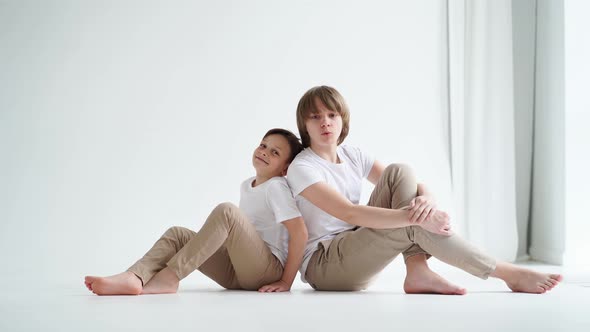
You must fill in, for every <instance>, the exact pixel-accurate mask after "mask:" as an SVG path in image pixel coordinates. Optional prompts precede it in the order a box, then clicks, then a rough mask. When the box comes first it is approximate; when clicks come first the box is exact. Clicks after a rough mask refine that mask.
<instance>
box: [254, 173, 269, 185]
mask: <svg viewBox="0 0 590 332" xmlns="http://www.w3.org/2000/svg"><path fill="white" fill-rule="evenodd" d="M268 180H270V178H269V177H268V176H262V175H258V174H256V178H255V179H254V181H252V187H256V186H259V185H261V184H263V183H265V182H266V181H268Z"/></svg>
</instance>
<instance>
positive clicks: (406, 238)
mask: <svg viewBox="0 0 590 332" xmlns="http://www.w3.org/2000/svg"><path fill="white" fill-rule="evenodd" d="M417 189H418V185H417V182H416V178H415V177H414V174H413V172H412V170H411V169H410V168H409V167H408V166H406V165H400V164H394V165H390V166H388V167H387V168H386V169H385V171H384V173H383V175H382V176H381V178H380V179H379V182H378V183H377V185H376V186H375V189H374V190H373V193H372V195H371V198H370V200H369V203H368V205H370V206H376V207H382V208H389V209H402V208H407V206H408V205H409V203H410V201H411V200H412V199H413V198H414V197H416V194H417ZM400 253H402V254H403V255H404V258H405V259H407V258H408V257H410V256H412V255H416V254H426V255H427V256H429V254H430V255H433V256H434V257H436V258H438V259H440V260H441V261H443V262H445V263H448V264H450V265H453V266H456V267H458V268H460V269H463V270H465V271H467V272H469V273H471V274H473V275H475V276H477V277H480V278H482V279H486V278H487V277H488V276H489V274H490V273H491V272H492V271H493V270H494V269H495V266H496V261H495V259H493V258H491V257H489V256H486V255H485V254H483V253H482V252H480V251H479V250H478V249H477V248H475V247H474V246H472V245H470V244H469V243H467V242H466V241H465V240H463V239H461V238H460V237H459V236H458V235H452V236H443V235H437V234H434V233H430V232H428V231H426V230H424V229H422V228H421V227H420V226H409V227H404V228H395V229H371V228H357V229H355V230H351V231H345V232H343V233H340V234H338V235H337V236H336V237H335V238H334V239H333V240H332V241H331V242H330V243H329V244H320V245H319V249H318V250H317V251H316V252H315V253H314V254H313V255H312V257H311V259H310V261H309V265H308V267H307V271H306V274H305V278H306V279H307V281H308V282H309V283H310V285H311V286H312V287H313V288H314V289H316V290H340V291H354V290H362V289H366V288H367V287H368V286H369V284H370V283H371V281H372V280H373V279H374V277H375V276H376V275H377V274H378V273H379V272H381V271H382V270H383V269H384V268H385V267H386V266H387V265H388V264H389V263H390V262H391V261H392V260H393V259H394V258H395V257H396V256H397V255H398V254H400Z"/></svg>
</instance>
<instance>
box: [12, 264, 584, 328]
mask: <svg viewBox="0 0 590 332" xmlns="http://www.w3.org/2000/svg"><path fill="white" fill-rule="evenodd" d="M430 264H431V267H432V268H433V269H434V270H436V271H437V272H439V273H440V274H442V275H443V276H445V277H447V278H448V279H449V280H451V281H453V282H455V283H457V284H459V285H462V286H464V287H467V289H468V294H467V295H466V296H439V295H407V294H404V293H403V291H402V288H401V285H402V282H403V276H404V271H403V265H402V263H399V262H394V264H392V265H391V266H390V267H388V269H387V270H386V271H384V272H383V273H382V274H381V276H380V278H379V279H378V280H377V281H376V283H375V285H374V286H373V287H371V288H370V289H369V290H367V291H363V292H356V293H347V292H315V291H313V290H311V289H310V288H309V287H308V286H307V285H305V284H302V283H300V282H298V283H297V284H296V285H295V286H294V289H293V290H292V291H291V293H280V294H259V293H256V292H243V291H226V290H222V289H221V288H220V287H218V286H216V284H214V283H213V282H210V281H208V279H206V278H205V277H202V276H200V275H198V273H194V274H193V275H191V276H189V278H187V279H186V280H184V281H183V283H182V284H181V288H180V291H179V293H178V294H172V295H150V296H108V297H99V296H96V295H94V294H92V293H90V292H88V291H87V290H86V288H85V287H84V285H83V283H82V278H83V276H80V280H79V283H76V284H71V285H61V286H55V285H54V286H50V285H42V284H37V285H36V286H31V287H27V288H26V289H25V290H23V289H22V288H21V287H2V291H1V294H0V297H1V299H2V300H1V301H0V331H2V332H9V331H123V330H138V331H142V332H143V331H175V332H176V331H279V332H280V331H298V332H301V331H306V332H307V331H375V330H377V331H378V330H383V331H436V330H445V331H478V332H480V331H494V332H497V331H500V332H506V331H557V330H559V331H590V274H584V273H577V272H574V271H563V269H562V268H560V267H554V266H546V265H533V266H532V267H534V268H536V269H538V270H541V271H547V272H564V273H566V272H567V273H566V274H565V276H566V280H565V282H564V283H562V284H561V285H560V286H559V287H557V288H556V289H554V290H553V291H551V292H550V293H547V294H544V295H530V294H515V293H511V292H509V291H508V290H507V288H506V287H505V286H504V284H503V283H502V282H500V281H497V280H491V279H490V280H487V281H483V280H479V279H476V278H474V277H472V276H470V275H468V274H466V273H464V272H462V271H459V270H456V269H454V268H450V267H447V266H445V265H443V264H441V263H438V262H436V261H435V260H431V263H430ZM4 286H6V285H4Z"/></svg>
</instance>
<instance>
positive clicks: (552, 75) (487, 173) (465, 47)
mask: <svg viewBox="0 0 590 332" xmlns="http://www.w3.org/2000/svg"><path fill="white" fill-rule="evenodd" d="M447 8H448V15H447V18H448V25H447V27H448V38H449V40H448V45H449V52H448V69H449V72H448V74H449V86H448V87H449V91H448V92H449V94H448V95H449V104H448V108H449V123H450V125H449V131H450V133H451V135H450V138H451V139H450V143H449V144H450V147H451V170H452V179H453V191H454V197H455V202H456V210H457V212H458V214H459V218H462V219H463V220H465V229H464V232H465V234H466V236H467V238H468V239H469V240H470V241H472V242H473V243H475V244H476V245H478V246H480V247H482V248H483V249H484V250H485V251H487V252H488V253H490V254H492V255H494V256H496V257H497V258H500V259H504V260H509V261H511V260H515V259H521V260H522V259H527V258H529V254H530V258H532V259H536V260H541V261H545V262H550V263H556V264H560V263H562V257H563V251H564V250H563V248H564V233H565V226H564V219H565V214H564V202H565V198H564V171H565V169H564V158H563V154H564V144H563V142H564V135H565V134H564V126H563V122H564V103H563V90H564V85H563V67H564V66H563V2H562V1H560V0H557V1H549V0H520V1H512V0H498V1H492V0H473V1H467V0H449V1H448V6H447Z"/></svg>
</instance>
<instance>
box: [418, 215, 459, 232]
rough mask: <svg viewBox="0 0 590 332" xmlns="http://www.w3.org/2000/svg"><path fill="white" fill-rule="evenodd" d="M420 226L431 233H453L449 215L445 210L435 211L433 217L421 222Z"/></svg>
mask: <svg viewBox="0 0 590 332" xmlns="http://www.w3.org/2000/svg"><path fill="white" fill-rule="evenodd" d="M419 226H420V227H422V228H423V229H425V230H427V231H429V232H431V233H435V234H440V235H445V236H451V235H453V231H452V230H451V220H450V218H449V215H448V214H447V213H446V212H443V211H438V210H437V211H435V213H434V216H432V218H430V219H427V220H426V221H425V222H423V223H421V224H419Z"/></svg>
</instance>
